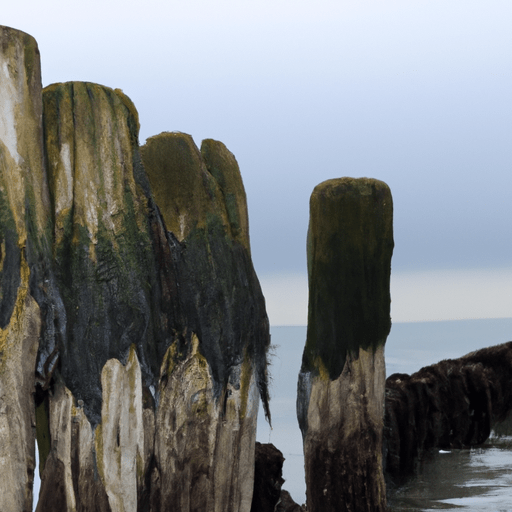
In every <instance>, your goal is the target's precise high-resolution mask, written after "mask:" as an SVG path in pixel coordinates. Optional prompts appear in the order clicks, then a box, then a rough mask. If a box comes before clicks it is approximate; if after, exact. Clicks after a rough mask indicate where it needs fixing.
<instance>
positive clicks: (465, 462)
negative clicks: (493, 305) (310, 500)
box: [257, 318, 512, 512]
mask: <svg viewBox="0 0 512 512" xmlns="http://www.w3.org/2000/svg"><path fill="white" fill-rule="evenodd" d="M271 334H272V344H273V345H274V347H275V348H274V355H273V357H272V358H271V363H272V366H271V369H270V372H271V375H272V383H271V398H272V400H271V404H270V405H271V412H272V424H273V429H272V430H271V429H270V428H269V426H268V424H267V423H266V422H265V420H264V416H263V412H262V410H261V408H260V413H259V416H258V435H257V438H258V441H260V442H262V443H268V442H271V443H273V444H274V445H276V446H277V447H278V448H279V449H280V450H281V451H282V452H283V455H284V456H285V458H286V461H285V465H284V468H283V473H284V478H285V479H286V482H285V483H284V485H283V488H284V489H286V490H288V491H289V492H290V494H291V495H292V497H293V498H294V500H295V501H296V502H298V503H305V501H306V498H305V484H304V457H303V454H302V437H301V434H300V430H299V427H298V424H297V419H296V415H295V397H296V391H297V376H298V373H299V369H300V363H301V358H302V350H303V348H304V343H305V340H306V327H272V328H271ZM511 340H512V318H507V319H492V320H454V321H447V322H424V323H409V324H393V327H392V329H391V333H390V335H389V337H388V340H387V343H386V369H387V374H388V375H391V374H392V373H396V372H403V373H409V374H410V373H414V372H415V371H417V370H419V369H420V368H421V367H423V366H427V365H429V364H433V363H437V362H438V361H440V360H442V359H447V358H455V357H460V356H462V355H464V354H467V353H468V352H471V351H473V350H477V349H479V348H483V347H488V346H491V345H497V344H499V343H505V342H507V341H511ZM511 380H512V379H511ZM389 506H390V508H391V510H394V511H405V510H407V511H422V512H427V511H433V510H467V511H469V510H472V511H480V510H481V511H484V510H485V511H512V438H509V437H503V438H491V439H490V440H489V441H488V442H487V443H485V445H484V446H480V447H478V448H473V449H471V450H452V451H451V452H449V453H434V454H432V458H431V460H428V461H425V462H424V463H423V465H422V466H421V468H420V470H419V473H418V475H417V476H415V477H414V478H412V479H411V480H409V481H408V482H405V483H404V484H403V485H401V486H400V487H398V488H395V489H393V490H392V491H391V492H390V496H389Z"/></svg>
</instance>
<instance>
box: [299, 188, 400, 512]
mask: <svg viewBox="0 0 512 512" xmlns="http://www.w3.org/2000/svg"><path fill="white" fill-rule="evenodd" d="M392 216H393V206H392V199H391V193H390V191H389V188H388V187H387V185H386V184H385V183H382V182H380V181H377V180H371V179H367V178H361V179H352V178H341V179H338V180H330V181H327V182H324V183H321V184H320V185H318V186H317V187H316V188H315V190H314V191H313V194H312V196H311V201H310V223H309V232H308V246H307V252H308V274H309V316H308V330H307V341H306V346H305V349H304V355H303V361H302V368H301V372H300V375H299V384H298V397H297V414H298V419H299V425H300V428H301V430H302V436H303V442H304V456H305V466H306V485H307V505H308V510H310V511H313V512H320V511H321V512H328V511H333V512H334V511H337V512H339V511H343V510H358V511H362V510H368V511H374V510H375V511H381V510H385V506H386V498H385V484H384V477H383V471H382V427H383V415H384V381H385V367H384V343H385V342H386V338H387V335H388V333H389V330H390V327H391V320H390V291H389V281H390V271H391V255H392V252H393V227H392Z"/></svg>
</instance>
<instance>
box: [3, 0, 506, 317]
mask: <svg viewBox="0 0 512 512" xmlns="http://www.w3.org/2000/svg"><path fill="white" fill-rule="evenodd" d="M5 4H6V5H2V16H1V18H0V23H2V24H4V25H8V26H11V27H14V28H18V29H20V30H23V31H25V32H28V33H29V34H31V35H32V36H34V37H35V38H36V39H37V41H38V43H39V48H40V51H41V61H42V75H43V85H49V84H50V83H53V82H59V81H69V80H86V81H91V82H97V83H100V84H103V85H107V86H109V87H113V88H121V89H123V90H124V92H125V93H126V94H127V95H128V96H130V97H131V98H132V100H133V101H134V103H135V105H136V107H137V109H138V111H139V115H140V121H141V134H140V135H141V144H142V143H144V141H145V139H146V138H147V137H150V136H152V135H155V134H157V133H160V132H162V131H182V132H186V133H189V134H191V135H192V136H193V137H194V140H195V141H196V143H197V144H198V145H200V143H201V140H202V139H204V138H214V139H218V140H221V141H222V142H224V143H225V144H226V145H227V147H228V148H229V149H230V150H231V151H232V152H233V153H234V154H235V156H236V157H237V160H238V162H239V164H240V167H241V170H242V176H243V179H244V183H245V187H246V191H247V196H248V202H249V220H250V230H251V245H252V253H253V260H254V264H255V267H256V270H257V272H258V275H259V276H260V279H261V281H262V284H263V287H264V292H265V294H266V297H267V302H268V309H269V315H270V318H271V322H272V323H273V324H275V325H277V324H305V323H306V304H307V285H306V283H307V281H306V250H305V238H306V231H307V224H308V215H309V213H308V208H309V205H308V202H309V196H310V194H311V191H312V190H313V188H314V186H315V185H317V184H318V183H320V182H321V181H324V180H326V179H330V178H335V177H340V176H354V177H360V176H367V177H374V178H378V179H381V180H383V181H385V182H386V183H387V184H388V185H389V186H390V188H391V191H392V194H393V199H394V211H395V216H394V230H395V252H394V256H393V263H392V271H393V285H392V300H393V305H392V316H393V320H394V321H411V320H438V319H445V318H478V317H492V316H498V317H499V316H512V261H511V254H512V251H511V249H512V242H511V234H512V191H511V184H512V175H511V171H512V144H511V142H512V140H511V139H512V30H511V28H510V27H511V26H512V2H511V1H510V0H499V1H493V0H487V1H482V0H478V1H474V0H441V1H438V0H427V1H425V0H380V1H376V0H375V1H370V0H354V1H352V0H336V1H335V0H315V2H311V1H309V2H304V1H301V0H290V1H279V0H272V1H271V0H257V1H256V0H236V1H235V0H232V1H229V0H226V1H206V0H187V1H186V2H183V1H180V2H177V1H172V0H171V1H169V0H166V1H163V0H145V1H144V2H141V1H137V2H133V1H129V0H123V1H108V0H103V1H97V0H90V1H88V2H73V1H70V0H66V1H54V0H45V1H44V2H41V1H23V0H19V1H18V2H6V3H5Z"/></svg>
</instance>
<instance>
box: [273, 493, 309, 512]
mask: <svg viewBox="0 0 512 512" xmlns="http://www.w3.org/2000/svg"><path fill="white" fill-rule="evenodd" d="M275 512H305V508H303V507H301V506H300V505H298V504H297V503H295V501H293V499H292V497H291V496H290V493H289V492H288V491H284V490H283V491H281V496H280V499H279V503H278V504H277V506H276V508H275Z"/></svg>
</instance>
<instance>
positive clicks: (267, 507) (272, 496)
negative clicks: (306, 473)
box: [251, 442, 284, 512]
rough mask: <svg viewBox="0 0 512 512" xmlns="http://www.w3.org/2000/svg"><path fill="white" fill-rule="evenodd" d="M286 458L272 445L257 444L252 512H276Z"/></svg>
mask: <svg viewBox="0 0 512 512" xmlns="http://www.w3.org/2000/svg"><path fill="white" fill-rule="evenodd" d="M283 462H284V457H283V454H282V452H281V451H280V450H278V449H277V448H276V447H275V446H274V445H273V444H271V443H264V444H262V443H259V442H256V457H255V471H254V493H253V496H252V505H251V512H274V510H275V509H276V505H277V503H278V502H279V498H280V496H281V486H282V485H283V483H284V479H283Z"/></svg>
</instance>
